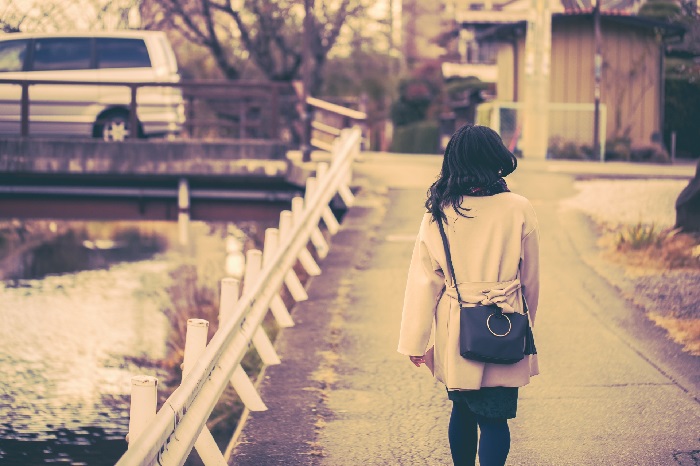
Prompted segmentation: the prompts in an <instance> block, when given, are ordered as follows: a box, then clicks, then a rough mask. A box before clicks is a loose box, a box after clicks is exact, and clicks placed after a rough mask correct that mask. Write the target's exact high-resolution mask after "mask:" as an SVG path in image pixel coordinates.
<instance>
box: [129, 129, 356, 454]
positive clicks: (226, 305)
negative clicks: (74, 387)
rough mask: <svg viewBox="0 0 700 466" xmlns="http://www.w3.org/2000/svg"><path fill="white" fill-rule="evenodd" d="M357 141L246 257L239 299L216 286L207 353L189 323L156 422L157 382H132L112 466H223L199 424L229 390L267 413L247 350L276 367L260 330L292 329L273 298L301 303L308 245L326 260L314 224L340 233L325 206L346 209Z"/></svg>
mask: <svg viewBox="0 0 700 466" xmlns="http://www.w3.org/2000/svg"><path fill="white" fill-rule="evenodd" d="M361 137H362V134H361V132H360V130H359V128H354V129H352V130H344V131H343V132H342V133H341V136H340V138H339V139H338V141H337V143H335V144H334V146H333V154H332V155H333V157H332V162H331V165H330V167H328V166H324V165H320V166H319V167H318V170H317V178H310V179H309V180H308V182H307V191H306V194H305V196H304V198H303V199H302V198H300V197H297V198H295V199H293V200H292V210H291V212H289V211H284V212H282V213H281V214H280V225H279V227H280V228H279V230H278V229H276V228H269V229H267V230H266V231H265V245H264V248H263V250H264V252H263V253H261V252H260V251H258V250H251V251H248V252H247V253H246V261H245V272H244V282H243V294H242V296H240V297H239V289H240V282H239V281H238V278H225V279H223V280H222V281H221V297H220V303H219V304H220V308H219V328H218V330H217V332H216V333H215V334H214V336H213V337H212V339H211V341H210V342H209V344H208V345H207V341H206V340H207V328H208V325H209V323H208V322H207V321H205V320H201V319H190V320H188V327H187V338H186V341H185V358H184V362H183V379H182V383H181V385H180V387H178V388H177V390H175V391H174V392H173V393H172V395H170V397H169V398H168V399H167V400H166V401H165V403H164V404H163V406H162V407H161V409H160V410H159V411H158V412H157V413H156V414H154V412H155V409H156V398H157V397H156V387H157V380H156V379H155V378H153V377H147V376H139V377H134V378H133V379H132V406H131V413H130V415H131V418H130V421H129V432H130V433H129V434H128V436H127V440H128V442H129V448H128V450H127V452H126V453H125V454H124V455H123V456H122V457H121V459H120V460H119V462H118V463H117V466H135V465H156V464H158V465H162V466H169V465H182V464H183V463H184V462H185V461H186V459H187V457H188V455H189V454H190V451H191V450H192V448H196V449H197V452H198V453H199V455H200V457H201V458H202V461H203V462H204V464H205V465H206V466H223V465H225V464H226V461H225V459H224V456H223V455H222V454H221V451H220V450H219V448H218V446H217V445H216V443H215V441H214V438H213V437H212V436H211V433H210V432H209V430H208V429H207V427H206V422H207V420H208V419H209V416H210V415H211V412H212V410H213V409H214V407H215V406H216V404H217V402H218V400H219V398H220V397H221V394H222V393H223V392H224V389H225V388H226V386H227V385H228V384H229V383H230V384H232V385H233V387H234V389H235V390H236V392H237V394H238V395H239V397H240V398H241V400H242V401H243V403H244V404H245V405H246V408H247V409H249V410H251V411H256V410H265V409H267V407H266V406H265V403H264V402H263V401H262V399H261V398H260V396H259V394H258V393H257V390H256V389H255V387H254V386H253V384H252V382H251V381H250V379H249V378H248V375H247V374H246V373H245V371H244V370H243V368H242V367H241V360H242V359H243V356H245V354H246V352H247V350H248V347H249V345H250V344H251V343H252V344H253V345H254V346H255V349H256V350H257V351H258V353H259V354H260V357H261V359H262V361H263V363H264V364H267V365H270V364H279V362H280V360H279V357H278V355H277V352H276V351H275V349H274V346H273V345H272V343H271V342H270V339H269V338H268V336H267V334H266V333H265V331H264V330H263V328H262V322H263V320H264V318H265V315H266V314H267V312H268V311H272V312H273V315H274V317H275V319H276V321H277V323H278V325H280V326H281V327H288V326H292V325H294V321H293V320H292V318H291V315H290V314H289V311H288V310H287V308H286V306H285V305H284V302H282V299H281V297H280V295H279V291H280V289H281V287H282V286H283V285H286V286H287V288H288V289H289V291H290V293H291V294H292V297H293V298H294V300H295V301H302V300H304V299H307V298H308V295H307V294H306V290H305V289H304V287H303V286H302V285H301V282H300V281H299V278H298V277H297V276H296V273H295V272H294V266H295V265H296V264H297V262H299V263H301V265H302V266H303V268H304V269H305V270H306V272H307V273H308V274H309V275H318V274H320V273H321V269H320V268H319V266H318V264H317V263H316V261H315V260H314V258H313V256H312V255H311V253H310V251H309V249H308V244H309V242H310V241H311V243H312V244H313V245H314V247H315V248H316V251H317V253H318V256H319V257H320V258H324V257H325V256H326V255H327V254H328V248H329V246H328V243H327V242H326V239H325V237H324V236H323V233H322V232H321V230H320V229H319V222H320V221H321V219H323V221H324V223H325V224H326V226H327V228H328V231H329V232H330V233H331V234H333V233H334V232H337V231H338V228H339V225H338V223H337V220H336V219H335V217H334V216H333V213H332V211H331V210H330V208H329V207H328V205H329V203H330V202H331V200H332V199H333V197H335V196H336V195H338V196H341V198H342V199H343V202H344V203H345V204H346V205H347V206H350V205H352V202H353V199H354V198H353V197H352V193H351V192H350V190H349V188H348V184H349V182H350V176H351V168H352V162H353V159H354V157H355V156H356V155H357V154H358V152H359V147H360V140H361ZM343 192H344V193H343ZM329 214H330V215H329ZM331 216H332V218H331ZM239 259H240V258H239ZM238 262H240V261H239V260H237V261H236V263H238Z"/></svg>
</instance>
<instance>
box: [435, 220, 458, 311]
mask: <svg viewBox="0 0 700 466" xmlns="http://www.w3.org/2000/svg"><path fill="white" fill-rule="evenodd" d="M437 224H438V227H439V228H440V236H442V246H443V247H444V248H445V257H446V258H447V270H448V271H449V272H450V276H451V277H452V283H454V286H455V290H456V291H457V299H459V302H460V303H461V302H462V297H461V296H460V295H459V287H458V286H457V277H456V276H455V269H454V267H453V266H452V254H450V245H449V243H448V242H447V235H446V234H445V227H443V226H442V219H440V220H439V221H438V222H437Z"/></svg>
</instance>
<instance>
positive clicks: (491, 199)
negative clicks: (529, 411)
mask: <svg viewBox="0 0 700 466" xmlns="http://www.w3.org/2000/svg"><path fill="white" fill-rule="evenodd" d="M462 206H463V207H466V208H469V209H471V211H470V212H468V213H467V215H469V216H470V217H473V218H465V217H462V216H459V215H457V214H456V213H455V211H454V210H453V209H452V208H446V209H445V215H446V216H447V221H448V224H447V226H446V228H445V233H446V234H447V237H448V241H449V244H450V252H451V254H452V262H453V266H454V270H455V275H456V277H457V282H458V283H459V290H460V294H461V295H462V299H463V300H464V301H465V302H471V303H474V304H476V303H477V302H479V300H480V299H486V300H488V299H489V298H494V299H493V302H495V303H496V304H498V305H499V306H500V307H501V308H503V309H504V312H508V311H511V312H512V311H515V312H520V313H522V312H523V306H522V293H524V294H525V299H526V301H527V305H528V308H529V314H530V321H531V323H532V324H533V327H534V321H535V315H536V313H537V302H538V296H539V232H538V228H537V218H536V216H535V211H534V209H533V208H532V205H531V204H530V202H529V201H528V200H527V199H525V198H524V197H522V196H519V195H517V194H514V193H510V192H505V193H500V194H496V195H493V196H483V197H473V196H469V197H465V198H464V201H463V203H462ZM518 281H519V283H520V284H521V285H522V288H521V287H520V286H519V284H518ZM446 286H447V287H446ZM504 289H505V290H506V292H505V293H503V292H502V291H499V290H504ZM487 290H491V291H490V292H489V291H487ZM482 292H485V293H483V294H482ZM489 302H490V301H489ZM459 308H460V306H459V303H458V302H457V299H456V293H455V289H454V286H453V284H452V279H451V278H450V277H449V272H448V268H447V262H446V259H445V251H444V249H443V245H442V239H441V237H440V230H439V229H438V226H437V224H436V223H435V222H433V221H432V217H431V215H430V214H425V215H424V216H423V221H422V222H421V226H420V231H419V233H418V239H417V240H416V245H415V247H414V250H413V257H412V258H411V265H410V268H409V272H408V283H407V284H406V294H405V298H404V306H403V315H402V319H401V335H400V337H399V347H398V351H399V353H401V354H405V355H408V356H420V355H423V354H424V353H426V351H427V350H428V349H429V347H430V344H431V342H432V341H433V340H434V347H435V348H434V374H435V377H436V378H437V379H438V380H439V381H440V382H442V383H444V384H445V385H446V386H447V388H448V389H450V390H452V389H462V390H476V389H479V388H481V387H496V386H503V387H521V386H523V385H526V384H527V383H528V382H529V380H530V377H531V376H533V375H536V374H538V373H539V369H538V365H537V355H533V356H525V359H523V360H522V361H520V362H518V363H516V364H485V363H482V362H476V361H470V360H467V359H464V358H463V357H462V356H460V354H459ZM536 340H537V335H535V341H536Z"/></svg>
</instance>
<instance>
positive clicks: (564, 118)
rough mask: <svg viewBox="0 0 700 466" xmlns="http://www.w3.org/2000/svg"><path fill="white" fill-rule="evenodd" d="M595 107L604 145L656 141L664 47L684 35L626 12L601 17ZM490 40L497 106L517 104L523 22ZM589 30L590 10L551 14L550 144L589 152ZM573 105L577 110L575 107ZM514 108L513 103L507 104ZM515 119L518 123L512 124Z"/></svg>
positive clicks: (591, 89)
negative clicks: (495, 46)
mask: <svg viewBox="0 0 700 466" xmlns="http://www.w3.org/2000/svg"><path fill="white" fill-rule="evenodd" d="M601 33H602V56H603V66H602V80H601V87H600V90H601V100H600V102H601V104H603V105H604V107H605V110H604V112H605V116H606V118H605V120H606V121H605V125H606V127H605V135H604V137H605V138H607V140H611V139H613V138H622V137H626V138H629V139H630V140H631V143H632V145H648V144H649V143H651V142H652V141H658V140H660V134H661V132H662V128H663V98H664V47H665V44H666V43H667V42H668V41H670V40H673V39H674V38H677V37H682V34H683V29H682V28H681V27H678V26H673V25H669V24H667V23H661V22H659V21H654V20H650V19H647V18H642V17H639V16H636V15H631V14H627V13H615V12H603V13H602V15H601ZM489 40H495V41H496V42H498V43H499V44H500V46H499V52H498V59H497V65H498V81H497V90H496V92H497V101H498V102H501V103H507V102H513V103H518V102H522V100H523V96H524V81H525V79H524V77H525V23H524V22H520V23H514V24H508V25H500V26H497V27H496V28H495V29H494V32H493V34H492V35H491V36H490V37H489ZM594 52H595V41H594V29H593V14H592V11H591V10H590V9H589V10H584V11H565V12H562V13H555V14H554V15H552V45H551V66H550V105H551V109H552V110H551V111H550V123H549V125H550V126H549V129H550V131H549V133H550V141H552V140H553V139H556V138H559V139H561V140H563V141H565V142H574V143H576V144H580V145H590V144H591V141H592V134H593V112H592V104H593V101H594ZM577 104H578V105H577ZM513 107H515V108H517V104H515V105H513ZM517 118H518V119H519V117H517Z"/></svg>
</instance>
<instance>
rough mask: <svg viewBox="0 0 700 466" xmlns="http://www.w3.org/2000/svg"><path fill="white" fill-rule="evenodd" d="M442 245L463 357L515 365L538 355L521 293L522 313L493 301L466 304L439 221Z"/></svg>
mask: <svg viewBox="0 0 700 466" xmlns="http://www.w3.org/2000/svg"><path fill="white" fill-rule="evenodd" d="M438 226H439V227H440V235H441V236H442V244H443V246H444V247H445V256H446V258H447V268H448V269H449V272H450V275H451V276H452V281H453V283H454V285H455V290H456V291H457V299H458V300H459V309H460V310H459V318H460V320H459V347H460V351H459V352H460V354H461V355H462V357H463V358H465V359H471V360H473V361H481V362H488V363H492V364H514V363H516V362H518V361H520V360H522V359H523V358H524V357H525V355H526V354H537V349H536V348H535V339H534V336H533V334H532V329H531V328H530V319H528V316H527V303H525V297H524V296H523V306H524V309H525V314H520V313H518V312H514V313H512V314H511V313H509V314H504V313H503V310H502V309H501V308H500V307H498V306H496V305H495V304H489V305H482V304H479V305H476V306H474V307H466V306H463V305H462V297H461V296H460V294H459V287H457V278H456V277H455V271H454V267H453V265H452V255H451V254H450V247H449V244H448V242H447V235H446V234H445V228H444V227H443V226H442V221H439V222H438Z"/></svg>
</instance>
